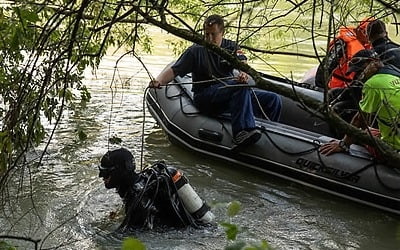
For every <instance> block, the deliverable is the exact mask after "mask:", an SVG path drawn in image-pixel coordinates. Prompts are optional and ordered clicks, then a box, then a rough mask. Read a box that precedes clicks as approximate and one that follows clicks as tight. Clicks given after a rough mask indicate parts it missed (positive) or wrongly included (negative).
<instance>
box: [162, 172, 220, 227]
mask: <svg viewBox="0 0 400 250" xmlns="http://www.w3.org/2000/svg"><path fill="white" fill-rule="evenodd" d="M168 172H169V173H170V175H171V178H172V182H173V183H174V184H175V186H176V189H177V193H178V196H179V198H180V199H181V201H182V203H183V206H184V207H185V209H186V210H187V211H188V212H189V213H190V214H191V215H192V216H193V217H194V218H195V219H196V221H200V222H202V223H203V224H207V223H211V221H212V220H213V219H214V217H215V216H214V214H213V213H212V212H211V211H210V207H209V206H208V205H207V204H206V203H205V202H203V200H202V199H201V198H200V196H199V195H198V194H197V193H196V191H194V189H193V188H192V186H191V185H190V184H189V181H188V179H187V178H186V177H185V176H184V175H183V174H182V172H180V171H179V170H177V169H175V168H173V167H168Z"/></svg>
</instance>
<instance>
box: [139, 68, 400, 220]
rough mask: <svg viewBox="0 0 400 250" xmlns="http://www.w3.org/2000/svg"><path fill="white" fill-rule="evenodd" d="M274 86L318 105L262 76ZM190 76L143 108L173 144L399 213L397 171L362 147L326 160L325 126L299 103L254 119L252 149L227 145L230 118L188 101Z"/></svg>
mask: <svg viewBox="0 0 400 250" xmlns="http://www.w3.org/2000/svg"><path fill="white" fill-rule="evenodd" d="M263 77H266V78H268V80H269V81H271V82H273V83H274V84H280V85H281V86H284V87H287V88H290V89H293V91H298V92H301V93H303V94H305V95H308V96H309V97H312V98H315V99H316V100H320V101H322V100H323V93H322V92H321V90H319V89H317V88H316V87H314V86H312V85H309V84H300V83H293V82H289V81H286V80H285V79H281V78H277V77H273V76H267V75H264V76H263ZM190 83H191V77H190V76H189V75H188V76H185V77H183V78H181V77H177V78H176V79H175V80H174V82H173V83H170V84H169V85H167V86H163V87H162V88H160V89H150V90H149V91H148V92H147V94H146V103H147V106H148V109H149V111H150V113H151V114H152V116H153V117H154V119H155V120H156V121H157V122H158V124H159V125H160V126H161V127H162V129H163V130H164V131H165V133H166V134H167V135H168V138H169V139H170V141H171V142H172V143H175V144H179V145H182V146H183V147H185V148H187V149H190V150H193V151H196V152H199V153H202V154H205V155H208V156H212V157H215V158H218V159H222V160H225V161H228V162H232V163H235V164H239V165H242V166H245V167H249V168H252V169H256V170H259V171H262V172H265V173H268V174H271V175H275V176H278V177H281V178H283V179H287V180H289V181H293V182H297V183H300V184H303V185H306V186H309V187H312V188H315V189H318V190H321V191H324V192H328V193H331V194H334V195H337V196H340V197H343V198H346V199H350V200H353V201H356V202H360V203H364V204H366V205H370V206H373V207H376V208H379V209H383V210H386V211H389V212H392V213H396V214H400V169H396V168H390V167H388V166H385V165H381V164H378V163H375V162H374V161H373V159H372V158H371V157H370V155H368V153H367V152H366V151H365V149H364V148H363V147H360V146H357V145H352V146H351V147H350V151H349V152H348V153H336V154H333V155H330V156H325V155H321V154H320V153H319V152H318V148H319V145H320V144H322V143H325V142H328V141H330V140H332V139H333V137H332V136H333V134H332V131H331V129H330V128H329V125H328V124H326V123H325V122H324V121H322V120H320V119H318V118H317V117H314V116H313V115H310V114H309V113H308V112H306V111H305V110H304V109H302V108H301V105H299V103H297V102H295V101H292V100H291V99H289V98H285V97H283V107H282V116H281V121H280V122H279V123H276V122H271V121H268V120H261V119H257V120H256V124H257V127H258V128H259V129H260V130H261V132H262V137H261V139H260V140H259V141H258V142H257V143H255V144H254V145H250V146H247V147H243V148H238V147H237V146H236V145H235V144H234V143H233V142H232V133H231V125H230V121H229V117H227V116H225V115H221V116H219V117H209V116H206V115H204V114H202V113H200V112H199V111H198V109H197V108H196V107H195V106H194V105H193V102H192V92H191V85H190Z"/></svg>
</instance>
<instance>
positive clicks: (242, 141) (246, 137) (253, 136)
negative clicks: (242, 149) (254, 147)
mask: <svg viewBox="0 0 400 250" xmlns="http://www.w3.org/2000/svg"><path fill="white" fill-rule="evenodd" d="M260 138H261V132H260V131H258V130H257V129H253V130H251V131H246V130H242V131H240V132H239V133H238V134H237V135H236V136H235V138H233V143H235V144H237V145H241V146H246V145H250V144H254V143H256V142H257V141H258V140H259V139H260Z"/></svg>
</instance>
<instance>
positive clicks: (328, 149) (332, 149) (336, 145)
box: [319, 140, 345, 155]
mask: <svg viewBox="0 0 400 250" xmlns="http://www.w3.org/2000/svg"><path fill="white" fill-rule="evenodd" d="M343 151H345V149H344V148H343V147H342V146H340V141H339V140H332V141H330V142H327V143H325V144H322V146H321V147H320V148H319V152H320V153H321V154H323V155H330V154H333V153H338V152H343Z"/></svg>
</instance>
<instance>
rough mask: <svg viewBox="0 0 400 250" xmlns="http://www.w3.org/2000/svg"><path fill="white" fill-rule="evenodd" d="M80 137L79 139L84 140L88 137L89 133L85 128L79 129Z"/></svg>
mask: <svg viewBox="0 0 400 250" xmlns="http://www.w3.org/2000/svg"><path fill="white" fill-rule="evenodd" d="M78 137H79V140H81V141H84V140H86V139H87V137H88V136H87V134H86V133H85V132H84V131H83V129H78Z"/></svg>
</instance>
